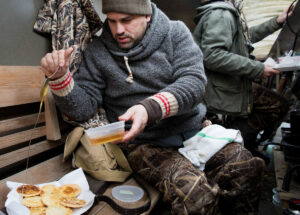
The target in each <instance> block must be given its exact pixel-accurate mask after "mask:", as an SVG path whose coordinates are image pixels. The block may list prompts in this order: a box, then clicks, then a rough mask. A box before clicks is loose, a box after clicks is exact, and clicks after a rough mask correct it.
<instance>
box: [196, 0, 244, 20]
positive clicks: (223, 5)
mask: <svg viewBox="0 0 300 215" xmlns="http://www.w3.org/2000/svg"><path fill="white" fill-rule="evenodd" d="M215 9H224V10H229V11H231V13H232V14H234V15H236V16H237V17H239V12H238V11H237V9H236V8H235V7H234V6H233V4H232V3H230V2H221V1H218V2H213V3H210V4H205V5H203V6H200V7H198V8H197V15H196V16H195V18H194V22H195V23H196V24H197V23H198V22H199V21H200V19H201V17H202V16H203V15H204V14H206V13H209V12H211V10H215Z"/></svg>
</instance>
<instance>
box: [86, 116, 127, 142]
mask: <svg viewBox="0 0 300 215" xmlns="http://www.w3.org/2000/svg"><path fill="white" fill-rule="evenodd" d="M124 126H125V121H119V122H115V123H111V124H107V125H104V126H101V127H96V128H90V129H87V130H85V132H86V134H87V135H88V137H89V139H90V141H91V143H92V144H93V145H98V144H104V143H110V142H114V141H119V140H122V139H123V137H124V134H125V129H124Z"/></svg>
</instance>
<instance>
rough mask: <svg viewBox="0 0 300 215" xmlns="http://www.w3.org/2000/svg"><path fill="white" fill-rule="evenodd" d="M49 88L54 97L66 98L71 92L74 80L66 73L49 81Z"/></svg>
mask: <svg viewBox="0 0 300 215" xmlns="http://www.w3.org/2000/svg"><path fill="white" fill-rule="evenodd" d="M49 86H50V88H51V91H52V92H53V93H54V94H55V95H57V96H66V95H68V94H69V93H70V92H71V91H72V89H73V87H74V80H73V78H72V75H71V73H70V72H69V71H68V72H67V73H66V74H65V75H64V76H63V77H61V78H59V79H57V80H54V81H50V82H49Z"/></svg>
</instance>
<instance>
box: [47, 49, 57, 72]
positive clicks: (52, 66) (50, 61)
mask: <svg viewBox="0 0 300 215" xmlns="http://www.w3.org/2000/svg"><path fill="white" fill-rule="evenodd" d="M45 57H46V64H47V67H48V70H49V72H53V71H54V70H55V67H56V66H55V64H54V61H53V59H52V53H48V54H47V55H46V56H45Z"/></svg>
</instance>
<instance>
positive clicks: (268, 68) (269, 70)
mask: <svg viewBox="0 0 300 215" xmlns="http://www.w3.org/2000/svg"><path fill="white" fill-rule="evenodd" d="M278 74H280V71H278V70H276V69H273V66H271V65H268V64H266V65H265V69H264V73H263V74H262V76H261V78H268V77H270V76H272V75H278Z"/></svg>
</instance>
